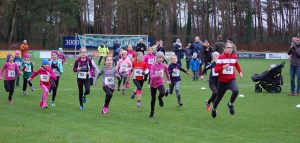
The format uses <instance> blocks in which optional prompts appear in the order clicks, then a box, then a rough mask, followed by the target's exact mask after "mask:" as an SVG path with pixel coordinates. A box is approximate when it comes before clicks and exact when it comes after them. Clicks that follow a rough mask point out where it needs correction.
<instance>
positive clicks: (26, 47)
mask: <svg viewBox="0 0 300 143" xmlns="http://www.w3.org/2000/svg"><path fill="white" fill-rule="evenodd" d="M20 49H21V56H22V58H23V56H24V55H25V54H26V53H27V52H28V50H29V45H28V43H27V40H24V41H23V43H22V44H21V47H20Z"/></svg>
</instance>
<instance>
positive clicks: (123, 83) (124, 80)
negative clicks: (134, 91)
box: [122, 74, 127, 90]
mask: <svg viewBox="0 0 300 143" xmlns="http://www.w3.org/2000/svg"><path fill="white" fill-rule="evenodd" d="M126 82H127V75H125V74H124V76H123V82H122V90H125V88H126Z"/></svg>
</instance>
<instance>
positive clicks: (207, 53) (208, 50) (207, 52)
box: [203, 40, 213, 74]
mask: <svg viewBox="0 0 300 143" xmlns="http://www.w3.org/2000/svg"><path fill="white" fill-rule="evenodd" d="M204 41H205V42H204V43H203V47H204V51H203V63H204V68H205V67H206V66H208V65H209V64H210V62H211V60H212V55H211V54H212V52H213V49H212V47H211V46H209V43H208V41H207V40H204ZM204 68H203V69H204ZM205 74H206V72H205Z"/></svg>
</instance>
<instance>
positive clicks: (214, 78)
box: [200, 52, 220, 112]
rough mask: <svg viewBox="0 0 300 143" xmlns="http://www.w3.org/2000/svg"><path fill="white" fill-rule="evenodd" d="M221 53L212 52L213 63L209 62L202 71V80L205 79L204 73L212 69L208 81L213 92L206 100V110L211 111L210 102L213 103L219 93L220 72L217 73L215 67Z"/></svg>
mask: <svg viewBox="0 0 300 143" xmlns="http://www.w3.org/2000/svg"><path fill="white" fill-rule="evenodd" d="M219 56H220V54H219V52H213V53H212V61H211V64H209V65H208V66H206V67H205V68H204V70H203V71H202V73H201V76H200V78H201V80H203V79H204V76H203V75H204V74H205V73H206V72H207V71H208V70H211V71H210V74H209V80H208V83H209V88H210V90H211V92H212V94H211V97H210V98H209V99H208V100H206V102H205V105H206V111H207V112H209V111H210V103H212V102H213V101H214V100H215V99H216V97H217V95H218V91H217V87H218V73H215V67H216V61H217V59H218V58H219Z"/></svg>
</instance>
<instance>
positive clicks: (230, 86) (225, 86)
mask: <svg viewBox="0 0 300 143" xmlns="http://www.w3.org/2000/svg"><path fill="white" fill-rule="evenodd" d="M226 90H231V91H232V94H231V97H230V103H232V104H233V103H234V101H235V99H236V97H237V95H238V93H239V89H238V87H237V84H236V81H235V79H234V80H232V81H230V82H228V83H224V82H219V83H218V95H217V97H216V99H215V101H214V106H213V107H214V109H217V107H218V104H219V103H220V101H221V100H222V98H223V96H224V94H225V92H226Z"/></svg>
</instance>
